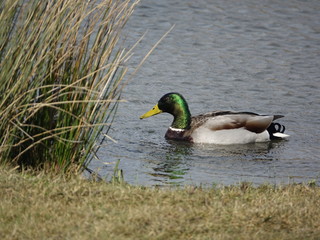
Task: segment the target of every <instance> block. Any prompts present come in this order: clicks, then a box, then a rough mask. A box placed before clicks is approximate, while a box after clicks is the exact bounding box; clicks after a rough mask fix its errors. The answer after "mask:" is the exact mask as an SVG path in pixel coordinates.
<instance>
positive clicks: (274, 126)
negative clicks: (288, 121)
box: [267, 123, 286, 139]
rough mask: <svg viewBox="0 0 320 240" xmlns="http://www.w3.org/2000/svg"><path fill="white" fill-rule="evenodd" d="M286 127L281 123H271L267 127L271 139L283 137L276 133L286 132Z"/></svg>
mask: <svg viewBox="0 0 320 240" xmlns="http://www.w3.org/2000/svg"><path fill="white" fill-rule="evenodd" d="M285 130H286V127H285V126H284V125H281V124H279V123H271V124H270V126H269V127H268V128H267V131H268V133H269V135H270V139H281V138H280V137H276V136H274V135H273V134H274V133H284V131H285Z"/></svg>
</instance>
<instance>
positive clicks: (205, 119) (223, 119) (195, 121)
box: [191, 111, 283, 133]
mask: <svg viewBox="0 0 320 240" xmlns="http://www.w3.org/2000/svg"><path fill="white" fill-rule="evenodd" d="M281 117H283V116H282V115H274V116H273V115H271V116H268V115H259V114H256V113H252V112H231V111H216V112H210V113H206V114H202V115H198V116H195V117H193V118H192V122H191V129H193V130H194V129H196V128H200V127H204V128H207V129H208V130H211V131H218V130H227V129H237V128H245V129H247V130H248V131H251V132H255V133H261V132H263V131H265V130H266V129H267V128H268V127H269V126H270V124H271V123H272V121H273V120H275V119H278V118H281Z"/></svg>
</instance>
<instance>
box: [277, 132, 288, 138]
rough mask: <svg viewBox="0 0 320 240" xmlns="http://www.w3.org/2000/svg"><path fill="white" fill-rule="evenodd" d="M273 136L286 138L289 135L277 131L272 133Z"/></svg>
mask: <svg viewBox="0 0 320 240" xmlns="http://www.w3.org/2000/svg"><path fill="white" fill-rule="evenodd" d="M273 136H275V137H279V138H287V137H290V135H288V134H284V133H279V132H277V133H274V134H273Z"/></svg>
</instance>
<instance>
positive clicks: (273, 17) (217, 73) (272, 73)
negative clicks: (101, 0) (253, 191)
mask: <svg viewBox="0 0 320 240" xmlns="http://www.w3.org/2000/svg"><path fill="white" fill-rule="evenodd" d="M319 12H320V1H318V0H305V1H296V0H292V1H263V0H258V1H257V0H244V1H238V0H227V1H226V0H215V1H210V0H199V1H191V0H184V1H181V0H161V1H158V0H148V1H147V0H142V1H141V2H140V4H139V5H138V6H137V8H136V10H135V12H134V14H133V16H132V17H131V19H130V20H129V22H128V25H127V28H126V30H125V34H126V36H127V43H128V45H130V44H131V45H132V44H133V43H134V42H136V41H137V40H138V39H139V37H140V36H141V35H142V34H143V33H145V32H146V31H147V34H146V36H145V37H144V39H143V40H142V41H141V43H139V44H138V46H137V48H136V49H135V50H134V55H133V57H132V58H131V59H130V61H129V63H128V64H129V67H130V72H132V71H133V69H134V68H135V67H136V66H137V65H138V63H139V62H140V61H141V59H142V58H143V57H144V56H145V54H146V53H147V52H148V51H149V49H150V48H151V47H152V46H153V45H154V44H155V43H156V42H157V41H158V40H159V39H160V38H161V36H162V35H163V34H164V33H165V32H166V31H167V30H169V29H170V27H171V26H172V25H175V27H174V29H173V30H172V31H171V32H170V34H169V35H168V36H167V37H166V38H165V39H164V40H163V41H162V42H161V43H160V45H159V46H158V47H157V48H156V49H155V51H154V52H153V53H152V55H151V56H150V57H149V58H148V59H147V61H146V62H145V63H144V65H143V66H142V67H141V69H140V70H139V72H138V73H137V74H136V75H135V76H134V78H133V79H132V81H131V82H130V83H129V84H128V86H126V88H125V90H124V92H123V95H122V98H123V99H126V100H127V102H126V103H121V104H120V106H119V110H118V113H117V116H116V119H115V122H114V124H113V126H112V130H111V131H110V133H109V134H110V135H111V136H112V137H113V138H114V139H116V140H117V143H113V142H111V141H108V142H106V143H105V144H104V146H103V148H101V150H100V152H99V157H100V159H101V161H94V162H92V163H91V168H92V169H94V170H96V171H97V172H98V173H99V174H100V175H102V176H110V175H112V172H113V168H114V166H115V162H116V161H117V160H119V159H120V164H119V168H121V169H122V170H123V173H124V179H125V181H127V182H129V183H130V184H135V185H146V186H151V185H160V186H168V185H186V184H193V185H209V186H210V185H212V184H219V185H220V184H222V185H229V184H237V183H239V182H242V181H249V182H252V183H254V184H262V183H271V184H286V183H293V182H308V181H316V182H317V183H318V184H320V157H319V155H320V146H319V144H320V131H319V121H320V114H319V110H320V109H319V106H320V97H319V96H320V91H319V87H320V14H319ZM172 91H176V92H180V93H181V94H182V95H184V97H185V98H186V99H187V101H188V103H189V108H190V110H191V113H192V114H194V115H196V114H200V113H204V112H208V111H213V110H232V111H252V112H256V113H260V114H283V115H285V117H284V118H282V119H280V121H279V122H280V123H281V124H284V125H285V126H286V129H287V130H286V133H287V134H289V135H290V136H291V137H290V138H289V139H288V140H286V141H277V142H269V143H259V144H247V145H233V146H216V145H210V144H198V145H197V144H187V143H181V142H172V141H166V140H165V139H164V134H165V132H166V130H167V128H168V127H169V125H170V124H171V122H172V117H171V116H170V115H169V114H160V115H157V116H154V117H151V118H148V119H144V120H139V116H140V115H141V114H143V113H145V112H146V111H148V110H149V109H150V108H151V107H153V106H154V104H156V103H157V101H158V100H159V98H160V97H161V96H162V95H163V94H165V93H168V92H172ZM105 163H109V164H105Z"/></svg>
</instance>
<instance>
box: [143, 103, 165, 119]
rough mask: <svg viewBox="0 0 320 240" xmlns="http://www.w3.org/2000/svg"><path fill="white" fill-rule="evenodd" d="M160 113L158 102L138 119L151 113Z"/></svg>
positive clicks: (151, 114) (149, 115)
mask: <svg viewBox="0 0 320 240" xmlns="http://www.w3.org/2000/svg"><path fill="white" fill-rule="evenodd" d="M159 113H162V110H160V109H159V107H158V104H156V105H155V106H154V107H153V108H152V109H151V110H150V111H148V112H146V113H145V114H143V115H141V116H140V119H144V118H147V117H151V116H153V115H156V114H159Z"/></svg>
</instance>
